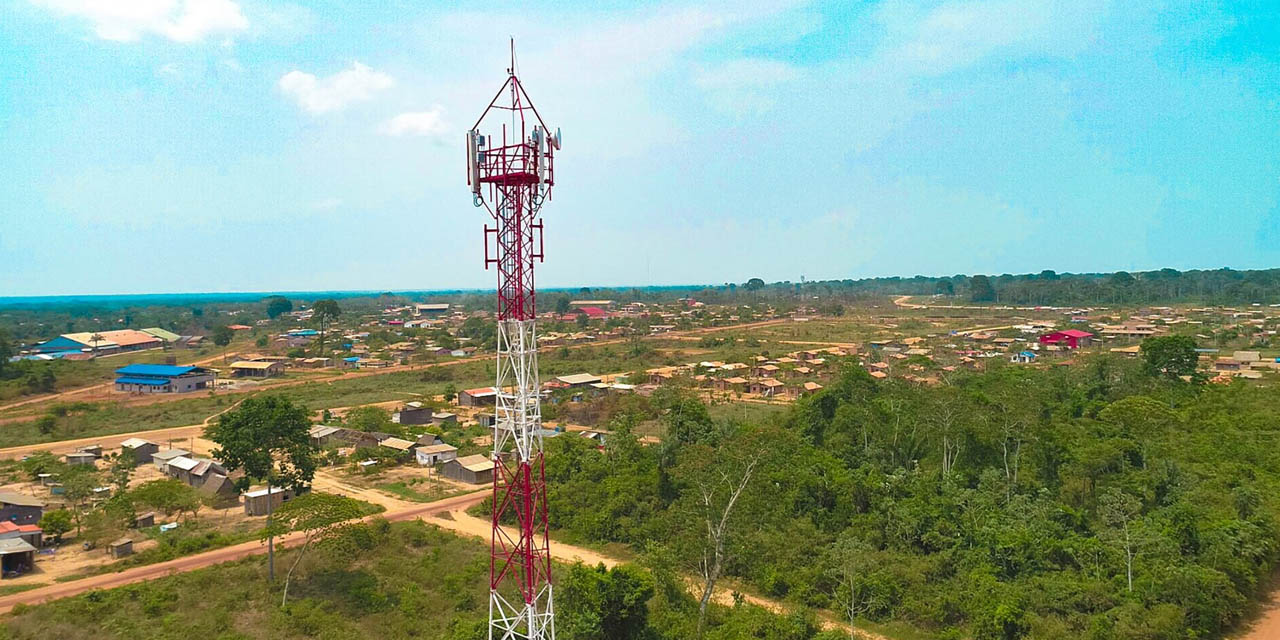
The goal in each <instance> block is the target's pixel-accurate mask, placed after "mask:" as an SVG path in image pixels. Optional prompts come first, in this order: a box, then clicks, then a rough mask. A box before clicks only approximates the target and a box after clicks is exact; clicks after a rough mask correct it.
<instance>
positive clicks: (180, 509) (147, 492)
mask: <svg viewBox="0 0 1280 640" xmlns="http://www.w3.org/2000/svg"><path fill="white" fill-rule="evenodd" d="M129 493H130V497H132V498H133V500H134V502H136V503H137V504H142V505H146V506H148V507H150V508H152V509H155V510H157V511H159V512H161V513H163V514H165V516H172V515H173V514H175V513H176V514H178V515H179V516H181V515H182V514H184V513H190V514H191V517H193V518H194V517H195V515H196V512H197V511H199V510H200V492H198V491H196V490H195V488H194V487H191V486H189V485H187V484H186V483H184V482H182V481H181V480H176V479H173V478H163V479H160V480H151V481H148V482H144V483H142V484H141V485H139V486H138V488H136V489H134V490H133V491H131V492H129Z"/></svg>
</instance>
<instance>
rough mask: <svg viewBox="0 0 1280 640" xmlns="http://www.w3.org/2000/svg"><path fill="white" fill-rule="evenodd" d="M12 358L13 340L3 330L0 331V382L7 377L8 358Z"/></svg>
mask: <svg viewBox="0 0 1280 640" xmlns="http://www.w3.org/2000/svg"><path fill="white" fill-rule="evenodd" d="M12 357H13V338H11V337H10V336H9V334H8V332H6V331H5V330H4V329H0V380H4V379H5V378H7V377H9V376H8V373H9V369H10V366H9V358H12Z"/></svg>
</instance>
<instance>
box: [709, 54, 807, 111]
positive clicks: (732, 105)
mask: <svg viewBox="0 0 1280 640" xmlns="http://www.w3.org/2000/svg"><path fill="white" fill-rule="evenodd" d="M799 77H800V71H799V70H798V69H796V68H795V67H793V66H791V65H789V64H787V63H785V62H781V61H778V60H770V59H767V58H739V59H736V60H730V61H728V62H725V63H723V64H721V65H719V66H716V67H714V68H702V69H701V70H699V71H698V72H697V73H695V74H694V77H693V82H694V84H695V85H697V86H698V87H701V88H702V89H704V90H705V91H706V92H707V94H708V96H709V97H710V99H711V102H712V103H713V104H714V105H716V106H717V107H718V108H720V109H722V110H724V111H726V112H728V113H731V114H735V115H747V114H757V115H758V114H761V113H764V112H766V111H769V110H771V109H772V108H773V107H774V104H775V103H776V95H777V92H778V91H779V88H778V85H781V84H785V83H788V82H791V81H793V80H796V79H797V78H799Z"/></svg>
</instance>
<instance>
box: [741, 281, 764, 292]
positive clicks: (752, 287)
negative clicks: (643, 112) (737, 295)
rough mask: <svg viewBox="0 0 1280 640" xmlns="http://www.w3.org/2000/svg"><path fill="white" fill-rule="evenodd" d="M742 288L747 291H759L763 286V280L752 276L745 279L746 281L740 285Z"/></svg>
mask: <svg viewBox="0 0 1280 640" xmlns="http://www.w3.org/2000/svg"><path fill="white" fill-rule="evenodd" d="M742 288H743V289H746V290H747V291H759V290H761V289H763V288H764V280H761V279H760V278H752V279H750V280H747V281H746V283H744V284H743V285H742Z"/></svg>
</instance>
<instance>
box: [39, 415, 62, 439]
mask: <svg viewBox="0 0 1280 640" xmlns="http://www.w3.org/2000/svg"><path fill="white" fill-rule="evenodd" d="M57 428H58V419H57V418H55V417H53V416H51V415H47V414H46V415H43V416H40V417H39V418H36V431H39V432H40V434H41V435H46V436H47V435H49V434H51V433H53V432H54V431H55V430H56V429H57Z"/></svg>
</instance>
